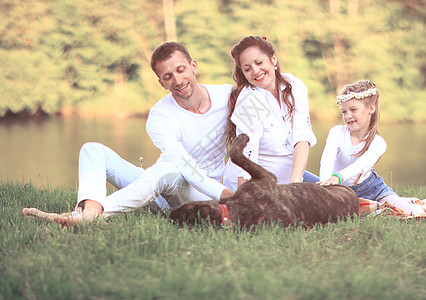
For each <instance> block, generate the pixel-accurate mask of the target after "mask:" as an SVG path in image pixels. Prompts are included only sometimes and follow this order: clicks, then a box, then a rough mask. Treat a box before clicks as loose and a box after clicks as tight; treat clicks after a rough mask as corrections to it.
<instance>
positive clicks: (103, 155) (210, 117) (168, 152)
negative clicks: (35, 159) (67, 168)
mask: <svg viewBox="0 0 426 300" xmlns="http://www.w3.org/2000/svg"><path fill="white" fill-rule="evenodd" d="M151 67H152V69H153V71H154V72H155V73H156V74H157V76H158V79H159V82H160V84H161V86H162V87H163V88H164V89H166V90H168V91H170V94H168V95H166V96H165V97H164V98H163V99H161V100H160V101H159V102H157V104H155V105H154V106H153V108H152V109H151V110H150V113H149V117H148V121H147V131H148V134H149V135H150V137H151V139H152V140H153V142H154V144H155V145H156V146H157V147H158V148H160V150H161V152H162V153H161V156H160V158H159V159H158V161H157V162H156V163H155V164H154V165H153V166H152V167H150V168H148V169H146V170H143V169H142V168H139V167H136V166H134V165H132V164H130V163H129V162H127V161H125V160H124V159H122V158H121V157H119V156H118V154H116V153H115V152H114V151H113V150H111V149H110V148H108V147H106V146H104V145H101V144H99V143H86V144H85V145H84V146H83V147H82V149H81V151H80V158H79V189H78V200H77V206H76V210H75V211H74V212H72V213H68V214H51V213H45V212H42V211H40V210H37V209H35V208H24V209H23V210H22V214H23V215H24V216H33V217H38V218H42V219H45V220H48V221H53V222H57V223H60V224H65V225H75V224H77V223H81V222H91V221H93V220H94V219H95V218H96V217H108V216H111V215H114V214H116V213H120V212H128V211H132V210H134V209H138V208H142V207H144V206H146V205H147V204H149V203H150V202H152V201H154V200H155V199H156V198H157V197H159V196H162V197H163V198H164V199H166V201H167V202H168V204H169V205H170V207H171V209H172V210H173V209H175V208H177V207H179V206H181V205H182V204H183V203H185V202H188V201H201V200H208V199H221V198H225V197H229V196H231V195H232V194H233V191H231V190H229V189H228V188H226V187H225V186H224V185H222V184H221V183H220V182H221V180H222V175H223V173H224V167H225V166H224V159H225V154H226V141H225V136H224V130H225V126H226V118H227V116H228V109H227V102H228V98H229V93H230V92H231V89H232V86H231V85H219V86H217V85H200V84H198V83H197V79H196V74H197V73H198V64H197V62H196V61H195V60H193V59H192V58H191V56H190V55H189V53H188V51H187V49H186V48H185V47H184V46H183V45H182V44H180V43H177V42H168V43H164V44H162V45H160V46H159V47H158V48H157V49H156V50H155V51H154V53H153V55H152V58H151ZM106 180H107V181H109V182H110V183H112V184H113V185H114V186H115V187H117V188H118V189H119V190H117V191H116V192H114V193H112V194H111V195H109V196H106V186H105V181H106Z"/></svg>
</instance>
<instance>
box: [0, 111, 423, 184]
mask: <svg viewBox="0 0 426 300" xmlns="http://www.w3.org/2000/svg"><path fill="white" fill-rule="evenodd" d="M332 126H333V123H330V122H319V123H318V122H317V123H313V128H314V131H315V134H316V136H317V138H318V143H317V145H316V146H315V147H313V148H312V149H311V152H310V156H309V162H308V170H310V171H312V172H314V173H316V174H318V170H319V161H320V158H321V153H322V149H323V147H324V144H325V139H326V137H327V134H328V130H329V129H330V128H331V127H332ZM424 129H425V127H424V125H423V124H402V125H401V124H394V125H386V124H385V125H381V126H380V127H379V131H380V134H381V135H382V136H383V137H384V139H385V140H386V142H387V144H388V150H387V151H386V152H385V154H384V155H383V156H382V158H381V159H380V161H379V162H378V164H377V165H376V170H377V171H378V173H379V174H380V175H381V176H382V177H383V179H384V180H385V182H386V183H387V184H388V185H391V184H392V186H393V187H397V186H400V187H403V186H421V185H424V184H425V181H424V178H425V175H426V170H425V166H426V164H425V161H424V158H425V150H426V131H425V130H424ZM0 141H1V142H0V143H1V144H0V145H1V147H0V155H1V156H0V157H1V158H0V180H1V181H3V182H4V181H8V180H11V181H19V182H31V183H32V184H34V185H36V186H38V187H46V186H49V187H66V188H76V187H77V165H78V152H79V149H80V147H81V146H82V145H83V144H84V143H85V142H88V141H97V142H101V143H103V144H106V145H107V146H109V147H111V148H113V149H114V150H115V151H116V152H117V153H118V154H120V155H121V156H122V157H123V158H125V159H126V160H128V161H130V162H132V163H134V164H137V165H139V157H140V156H143V158H144V163H143V165H144V167H148V166H150V165H152V164H153V163H154V162H155V161H156V159H157V158H158V156H159V153H160V152H159V150H158V149H157V148H155V146H154V145H153V144H152V142H151V140H150V139H149V137H148V135H147V133H146V130H145V119H141V118H129V119H93V120H88V119H77V118H59V117H50V118H46V119H42V120H32V119H29V120H19V121H18V120H16V119H11V120H10V119H9V120H1V121H0Z"/></svg>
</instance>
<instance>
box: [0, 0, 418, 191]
mask: <svg viewBox="0 0 426 300" xmlns="http://www.w3.org/2000/svg"><path fill="white" fill-rule="evenodd" d="M425 13H426V8H425V4H424V2H423V1H411V0H410V1H408V0H407V1H403V0H402V1H396V0H375V1H372V0H345V1H343V0H309V1H307V0H300V1H294V0H293V1H290V0H275V1H274V0H258V1H242V0H238V1H237V0H193V1H189V0H163V1H148V0H143V1H141V0H139V1H136V0H122V1H119V0H115V1H114V0H111V1H101V0H92V1H82V0H74V1H68V0H56V1H47V0H3V1H1V3H0V116H1V117H2V119H1V120H0V140H1V148H2V152H1V158H0V179H2V180H5V179H12V180H21V179H22V180H24V181H31V182H36V183H39V184H42V183H45V182H49V184H51V185H53V186H55V185H63V184H64V180H60V178H61V177H62V176H63V177H65V178H67V179H66V180H65V184H66V185H68V184H69V182H70V181H71V184H72V185H73V186H74V185H76V181H75V180H76V179H75V178H76V168H77V166H76V161H77V158H78V157H77V155H78V149H79V148H80V147H81V145H82V143H83V142H85V141H93V140H100V141H103V142H105V143H106V144H108V145H109V146H111V147H112V148H114V149H117V151H118V152H119V153H120V154H122V153H123V155H126V158H127V159H129V160H131V159H132V158H137V157H139V155H140V154H141V153H144V156H146V157H147V159H148V157H151V158H149V159H148V163H152V162H153V161H155V159H156V157H157V156H158V150H157V149H155V148H153V147H152V144H151V143H150V141H149V140H148V138H147V135H146V131H145V127H144V119H143V118H141V119H137V118H136V119H135V118H133V117H135V116H136V117H143V116H145V115H146V113H147V111H148V110H149V108H150V107H151V106H152V105H153V104H154V103H155V102H156V101H157V100H158V99H160V98H161V97H162V96H164V95H165V93H166V91H164V90H163V89H162V88H161V86H160V85H159V84H158V81H157V78H156V77H155V75H154V73H153V72H152V71H151V68H150V65H149V60H150V56H151V53H152V52H153V50H154V49H155V47H156V46H158V45H159V44H161V43H162V42H164V41H166V40H178V41H180V42H182V43H184V44H185V45H186V46H187V48H188V49H189V51H190V53H191V55H192V56H193V58H194V59H196V60H197V61H198V63H199V71H200V73H199V80H200V82H203V83H215V84H217V83H231V84H232V83H233V82H232V68H233V62H232V59H231V57H230V54H229V53H230V49H231V48H232V46H233V45H234V44H235V43H236V42H238V40H240V39H241V38H242V37H244V36H245V35H259V36H265V37H267V39H268V40H269V41H271V42H272V43H273V44H274V45H275V47H276V50H277V54H278V58H279V60H280V64H281V67H282V70H283V71H285V72H290V73H292V74H294V75H296V76H298V77H299V78H301V79H302V80H303V81H304V82H305V84H306V85H307V86H308V88H309V97H310V98H309V99H310V108H311V117H312V119H313V120H314V122H315V123H314V130H315V132H316V134H317V137H318V138H319V143H318V145H317V146H316V149H315V150H314V151H312V152H311V157H310V164H311V165H310V168H311V169H313V170H315V168H316V166H318V164H319V157H320V154H321V152H322V146H323V144H324V142H325V140H324V139H325V137H326V135H327V132H328V129H329V127H331V126H332V125H333V124H335V123H336V122H339V120H338V118H337V116H338V113H339V110H338V107H337V106H336V105H335V95H336V93H338V92H339V91H340V89H341V88H342V87H343V86H344V85H345V84H348V83H351V82H353V81H355V80H359V79H370V80H372V81H374V82H375V83H376V84H377V87H378V88H379V89H380V91H381V97H380V101H381V104H380V110H381V117H382V123H381V125H380V128H381V132H382V134H383V136H384V137H385V139H386V141H387V142H388V146H389V147H388V150H387V152H386V153H385V155H384V156H383V157H382V159H381V160H380V162H379V164H378V166H377V167H378V168H379V169H380V168H381V170H382V172H383V173H384V174H381V175H383V177H384V178H385V180H386V181H387V182H388V184H390V182H389V181H390V180H392V182H394V183H395V182H396V184H398V183H399V184H404V185H408V184H410V183H413V184H416V185H422V184H423V178H424V175H425V174H426V173H425V171H423V170H424V169H425V163H424V161H423V159H424V152H425V150H426V147H425V144H426V142H424V141H425V139H426V137H425V133H424V132H425V131H424V129H423V128H424V124H425V122H426V103H425V96H426V93H425V86H426V62H425V60H424V57H425V50H424V49H426V43H425V26H424V19H425V15H426V14H425ZM45 114H47V115H55V118H51V119H49V118H48V119H41V118H40V116H44V115H45ZM24 116H26V118H25V120H24V119H23V118H24ZM58 118H59V120H61V121H58ZM102 120H104V121H102ZM135 122H136V123H137V125H135ZM138 122H139V123H138ZM61 124H62V125H61ZM64 124H66V125H64ZM49 126H50V127H51V128H50V127H49ZM61 126H62V127H61ZM126 130H127V131H126ZM105 136H108V138H105ZM123 139H125V141H123ZM147 140H148V141H147ZM65 141H66V142H65ZM129 144H130V145H131V146H129ZM123 145H127V146H124V147H125V148H129V149H130V148H131V149H132V150H129V151H127V149H124V150H123V149H122V147H123ZM29 149H30V150H31V151H30V153H29V151H28V150H29ZM120 150H121V152H120ZM68 157H74V159H69V158H68ZM135 163H137V160H136V162H135ZM45 166H48V168H45ZM397 166H398V167H397ZM391 172H392V174H393V175H392V176H393V177H392V178H391V176H390V174H391ZM69 174H71V175H69ZM38 178H41V179H40V180H39V179H38ZM401 178H403V179H401Z"/></svg>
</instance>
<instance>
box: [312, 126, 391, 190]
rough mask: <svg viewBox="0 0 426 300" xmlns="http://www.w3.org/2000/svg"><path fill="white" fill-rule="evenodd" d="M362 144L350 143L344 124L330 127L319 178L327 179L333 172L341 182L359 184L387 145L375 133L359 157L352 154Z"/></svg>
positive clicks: (359, 148) (348, 133) (349, 136)
mask: <svg viewBox="0 0 426 300" xmlns="http://www.w3.org/2000/svg"><path fill="white" fill-rule="evenodd" d="M364 144H365V142H361V143H360V144H358V145H356V146H354V145H353V144H352V141H351V133H350V131H349V129H348V128H347V126H346V125H336V126H334V127H333V128H331V129H330V132H329V134H328V137H327V141H326V144H325V147H324V151H323V153H322V156H321V166H320V180H321V181H324V180H327V179H329V178H330V177H331V175H332V174H333V173H339V174H340V175H341V176H342V178H343V182H342V184H344V185H347V186H353V185H356V184H360V183H362V182H363V181H364V180H365V179H367V178H368V177H369V176H370V174H371V172H372V169H373V167H374V165H375V164H376V163H377V161H378V160H379V158H380V157H381V156H382V154H383V153H384V152H385V151H386V147H387V146H386V142H385V140H384V139H383V138H382V137H381V136H379V135H376V137H375V138H374V140H373V142H372V143H371V144H370V147H369V148H368V150H367V151H366V152H365V153H364V154H363V155H362V156H361V157H355V156H353V155H354V154H356V153H358V152H359V151H360V150H361V149H362V147H364Z"/></svg>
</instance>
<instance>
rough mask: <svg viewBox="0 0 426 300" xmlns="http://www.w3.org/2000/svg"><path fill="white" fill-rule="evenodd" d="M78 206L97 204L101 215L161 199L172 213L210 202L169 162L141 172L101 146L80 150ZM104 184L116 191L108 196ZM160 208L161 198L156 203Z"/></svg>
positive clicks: (140, 206)
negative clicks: (192, 203) (88, 202)
mask: <svg viewBox="0 0 426 300" xmlns="http://www.w3.org/2000/svg"><path fill="white" fill-rule="evenodd" d="M78 176H79V187H78V199H77V207H78V206H79V204H80V202H81V201H83V200H87V199H90V200H94V201H97V202H99V203H100V204H101V205H102V206H103V209H104V212H103V214H104V216H105V217H107V216H110V215H113V214H115V213H119V212H128V211H132V210H135V209H139V208H142V207H144V206H146V205H147V204H149V203H150V202H152V201H154V200H155V199H156V198H157V197H159V196H162V197H163V198H164V199H165V200H166V201H167V203H168V204H169V205H170V208H171V209H172V210H173V209H175V208H177V207H179V206H181V205H182V204H184V203H186V202H190V201H201V200H210V199H209V197H208V196H206V195H204V194H202V193H200V192H199V191H197V190H196V189H194V188H193V187H192V186H191V185H190V184H189V183H188V182H187V181H186V180H185V179H184V178H183V177H182V175H181V174H180V173H179V171H178V170H177V169H176V167H175V166H174V165H173V164H171V163H168V162H157V163H155V164H154V165H153V166H151V167H149V168H147V169H142V168H140V167H137V166H135V165H133V164H131V163H129V162H128V161H126V160H124V159H122V158H121V157H120V156H119V155H118V154H117V153H116V152H114V151H113V150H112V149H110V148H108V147H106V146H104V145H102V144H100V143H86V144H84V145H83V147H82V148H81V150H80V157H79V172H78ZM106 181H108V182H110V183H111V184H112V185H113V186H115V187H116V188H117V189H118V190H117V191H116V192H114V193H112V194H110V195H108V196H107V188H106ZM157 204H158V205H159V206H160V207H161V206H162V204H161V197H160V198H159V200H157Z"/></svg>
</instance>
